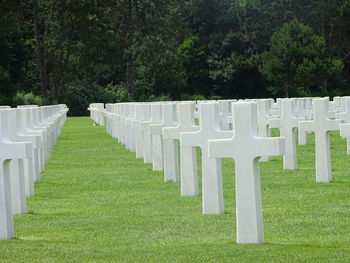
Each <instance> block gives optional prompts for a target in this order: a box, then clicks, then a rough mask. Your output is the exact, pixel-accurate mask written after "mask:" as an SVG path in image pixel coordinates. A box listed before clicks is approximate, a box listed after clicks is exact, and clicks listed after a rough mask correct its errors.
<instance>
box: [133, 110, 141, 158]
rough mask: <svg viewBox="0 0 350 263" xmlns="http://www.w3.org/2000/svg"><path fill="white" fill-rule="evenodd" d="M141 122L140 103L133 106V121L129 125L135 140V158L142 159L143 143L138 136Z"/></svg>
mask: <svg viewBox="0 0 350 263" xmlns="http://www.w3.org/2000/svg"><path fill="white" fill-rule="evenodd" d="M141 120H142V103H136V104H135V119H134V120H133V121H132V123H131V128H132V132H133V137H134V139H135V151H136V158H142V157H143V142H142V137H141V136H140V125H139V123H140V122H141Z"/></svg>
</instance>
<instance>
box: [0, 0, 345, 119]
mask: <svg viewBox="0 0 350 263" xmlns="http://www.w3.org/2000/svg"><path fill="white" fill-rule="evenodd" d="M0 28H1V29H2V30H1V31H0V103H1V104H13V97H14V96H15V94H16V93H17V92H18V91H20V92H27V93H28V92H33V93H34V94H35V95H40V96H42V97H44V98H46V99H47V100H48V101H49V102H50V103H57V102H60V103H67V104H68V106H69V107H70V108H71V109H72V110H71V111H70V114H75V115H82V114H85V113H86V108H87V105H88V104H89V103H91V102H107V101H108V102H114V101H125V100H126V101H128V100H136V101H139V100H153V99H158V98H169V99H188V98H193V96H196V95H200V96H202V97H205V98H210V97H218V96H219V97H223V98H232V97H235V98H254V97H267V96H286V95H287V94H288V95H290V96H303V95H309V96H310V95H329V94H330V95H335V94H338V95H345V94H348V93H349V91H350V74H349V72H350V1H349V0H335V1H329V0H322V1H319V0H317V1H316V0H285V1H279V0H278V1H277V0H268V1H266V0H230V1H229V0H222V1H216V0H180V1H175V0H167V1H165V0H161V1H159V0H157V1H155V0H142V1H141V0H123V1H122V0H83V1H77V0H60V1H56V0H1V1H0ZM288 61H291V62H292V64H290V65H288V63H287V62H288ZM286 63H287V64H286Z"/></svg>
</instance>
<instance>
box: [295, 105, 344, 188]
mask: <svg viewBox="0 0 350 263" xmlns="http://www.w3.org/2000/svg"><path fill="white" fill-rule="evenodd" d="M328 103H329V99H328V98H320V99H314V100H313V105H314V117H313V120H309V121H301V122H299V129H300V130H302V131H307V132H313V133H314V134H315V151H316V182H323V183H328V182H331V181H332V171H331V159H330V131H336V130H339V124H340V120H330V119H329V118H328V116H329V115H328V111H329V106H328Z"/></svg>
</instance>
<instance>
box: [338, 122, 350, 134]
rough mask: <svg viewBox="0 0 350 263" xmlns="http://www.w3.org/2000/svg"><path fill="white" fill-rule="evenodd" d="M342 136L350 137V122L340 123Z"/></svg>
mask: <svg viewBox="0 0 350 263" xmlns="http://www.w3.org/2000/svg"><path fill="white" fill-rule="evenodd" d="M340 136H341V137H343V138H347V137H350V123H342V124H340Z"/></svg>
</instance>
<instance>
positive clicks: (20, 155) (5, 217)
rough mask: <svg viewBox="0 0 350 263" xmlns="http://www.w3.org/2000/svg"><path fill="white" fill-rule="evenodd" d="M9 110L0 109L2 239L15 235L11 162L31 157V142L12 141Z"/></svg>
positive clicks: (0, 213)
mask: <svg viewBox="0 0 350 263" xmlns="http://www.w3.org/2000/svg"><path fill="white" fill-rule="evenodd" d="M10 121H13V120H10V119H9V110H1V111H0V149H1V151H0V239H12V238H13V235H14V228H13V217H12V207H11V203H12V202H11V190H10V189H11V185H10V176H11V174H10V169H9V164H10V160H12V159H26V158H30V157H31V154H32V152H31V144H30V143H20V142H12V141H10V138H9V134H8V126H9V122H10Z"/></svg>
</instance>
